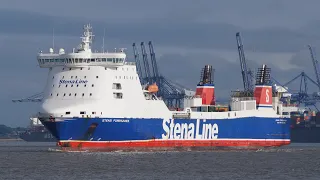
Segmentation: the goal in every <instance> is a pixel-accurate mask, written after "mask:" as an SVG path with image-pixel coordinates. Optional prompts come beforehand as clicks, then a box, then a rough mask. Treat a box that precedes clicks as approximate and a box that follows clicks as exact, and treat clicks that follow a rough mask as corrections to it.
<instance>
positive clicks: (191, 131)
mask: <svg viewBox="0 0 320 180" xmlns="http://www.w3.org/2000/svg"><path fill="white" fill-rule="evenodd" d="M201 122H202V123H201ZM162 128H163V130H164V131H165V133H164V134H162V139H217V138H218V132H219V131H218V125H217V124H216V123H214V124H210V123H206V120H203V121H200V119H197V122H196V124H194V123H174V120H173V119H172V120H171V119H167V120H166V119H164V120H163V122H162Z"/></svg>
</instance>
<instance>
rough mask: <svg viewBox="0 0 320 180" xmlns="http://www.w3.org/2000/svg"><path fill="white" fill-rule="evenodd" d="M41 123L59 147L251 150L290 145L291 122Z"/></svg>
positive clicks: (113, 120)
mask: <svg viewBox="0 0 320 180" xmlns="http://www.w3.org/2000/svg"><path fill="white" fill-rule="evenodd" d="M41 121H42V123H43V124H44V125H45V126H46V128H47V129H48V130H49V131H50V132H51V133H52V134H53V135H54V136H55V137H56V138H57V139H58V144H59V145H60V146H62V147H75V148H89V149H90V148H135V147H146V148H147V147H178V146H179V147H190V146H192V147H197V146H199V147H200V146H249V147H250V146H281V145H287V144H290V121H289V120H288V119H283V118H281V119H280V118H260V117H247V118H236V119H212V120H210V119H207V120H196V119H175V120H171V119H170V120H169V119H168V120H163V119H132V118H131V119H123V118H122V119H121V118H72V119H64V120H63V121H58V120H56V121H49V120H48V119H41Z"/></svg>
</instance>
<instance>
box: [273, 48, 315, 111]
mask: <svg viewBox="0 0 320 180" xmlns="http://www.w3.org/2000/svg"><path fill="white" fill-rule="evenodd" d="M308 49H309V52H310V56H311V60H312V64H313V67H314V72H315V77H316V81H314V80H313V79H312V78H311V77H310V76H308V75H307V74H306V73H305V72H304V71H303V72H301V73H300V74H299V75H297V76H296V77H294V78H293V79H291V80H290V81H288V82H287V83H284V84H281V83H279V82H278V81H276V80H275V79H274V78H273V81H274V82H276V83H277V84H279V85H281V86H282V87H284V88H285V87H288V85H290V84H291V83H293V82H294V81H296V80H298V79H299V80H300V86H299V90H298V91H297V92H292V90H291V92H290V91H289V90H288V89H287V88H285V89H286V90H287V91H288V92H289V93H290V94H291V97H290V100H289V101H290V103H291V104H292V103H295V104H297V105H300V104H304V105H305V106H314V107H315V108H316V109H318V108H317V106H316V104H317V103H318V102H320V95H319V92H315V93H313V94H310V93H308V90H309V87H308V85H309V84H308V81H309V82H311V83H312V84H314V85H315V86H316V87H317V88H318V90H319V91H320V78H319V77H320V75H319V65H318V61H317V60H316V58H315V55H314V52H313V50H312V47H311V46H310V45H308ZM282 100H284V99H282ZM283 102H285V103H287V101H283Z"/></svg>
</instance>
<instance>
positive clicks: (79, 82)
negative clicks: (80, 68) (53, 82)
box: [59, 79, 88, 84]
mask: <svg viewBox="0 0 320 180" xmlns="http://www.w3.org/2000/svg"><path fill="white" fill-rule="evenodd" d="M87 82H88V80H81V79H80V80H78V79H75V80H64V79H61V80H60V81H59V84H86V83H87Z"/></svg>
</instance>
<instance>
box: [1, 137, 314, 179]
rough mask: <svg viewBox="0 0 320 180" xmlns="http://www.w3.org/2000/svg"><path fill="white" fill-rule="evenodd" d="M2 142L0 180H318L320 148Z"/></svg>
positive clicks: (299, 146)
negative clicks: (108, 147) (116, 148)
mask: <svg viewBox="0 0 320 180" xmlns="http://www.w3.org/2000/svg"><path fill="white" fill-rule="evenodd" d="M51 148H55V145H54V144H53V143H27V142H23V141H20V142H1V141H0V179H25V180H26V179H48V180H49V179H55V180H60V179H63V180H69V179H166V180H167V179H192V180H195V179H232V180H233V179H246V180H247V179H254V180H260V179H290V180H292V179H303V180H306V179H317V180H318V179H320V144H291V145H290V146H286V147H282V148H275V149H268V150H258V151H240V150H239V151H236V152H234V151H229V152H227V151H216V152H158V153H156V152H153V153H151V152H149V153H143V152H139V153H134V152H131V153H125V152H113V153H85V152H83V153H75V152H73V153H66V152H55V151H52V150H50V149H51Z"/></svg>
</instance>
